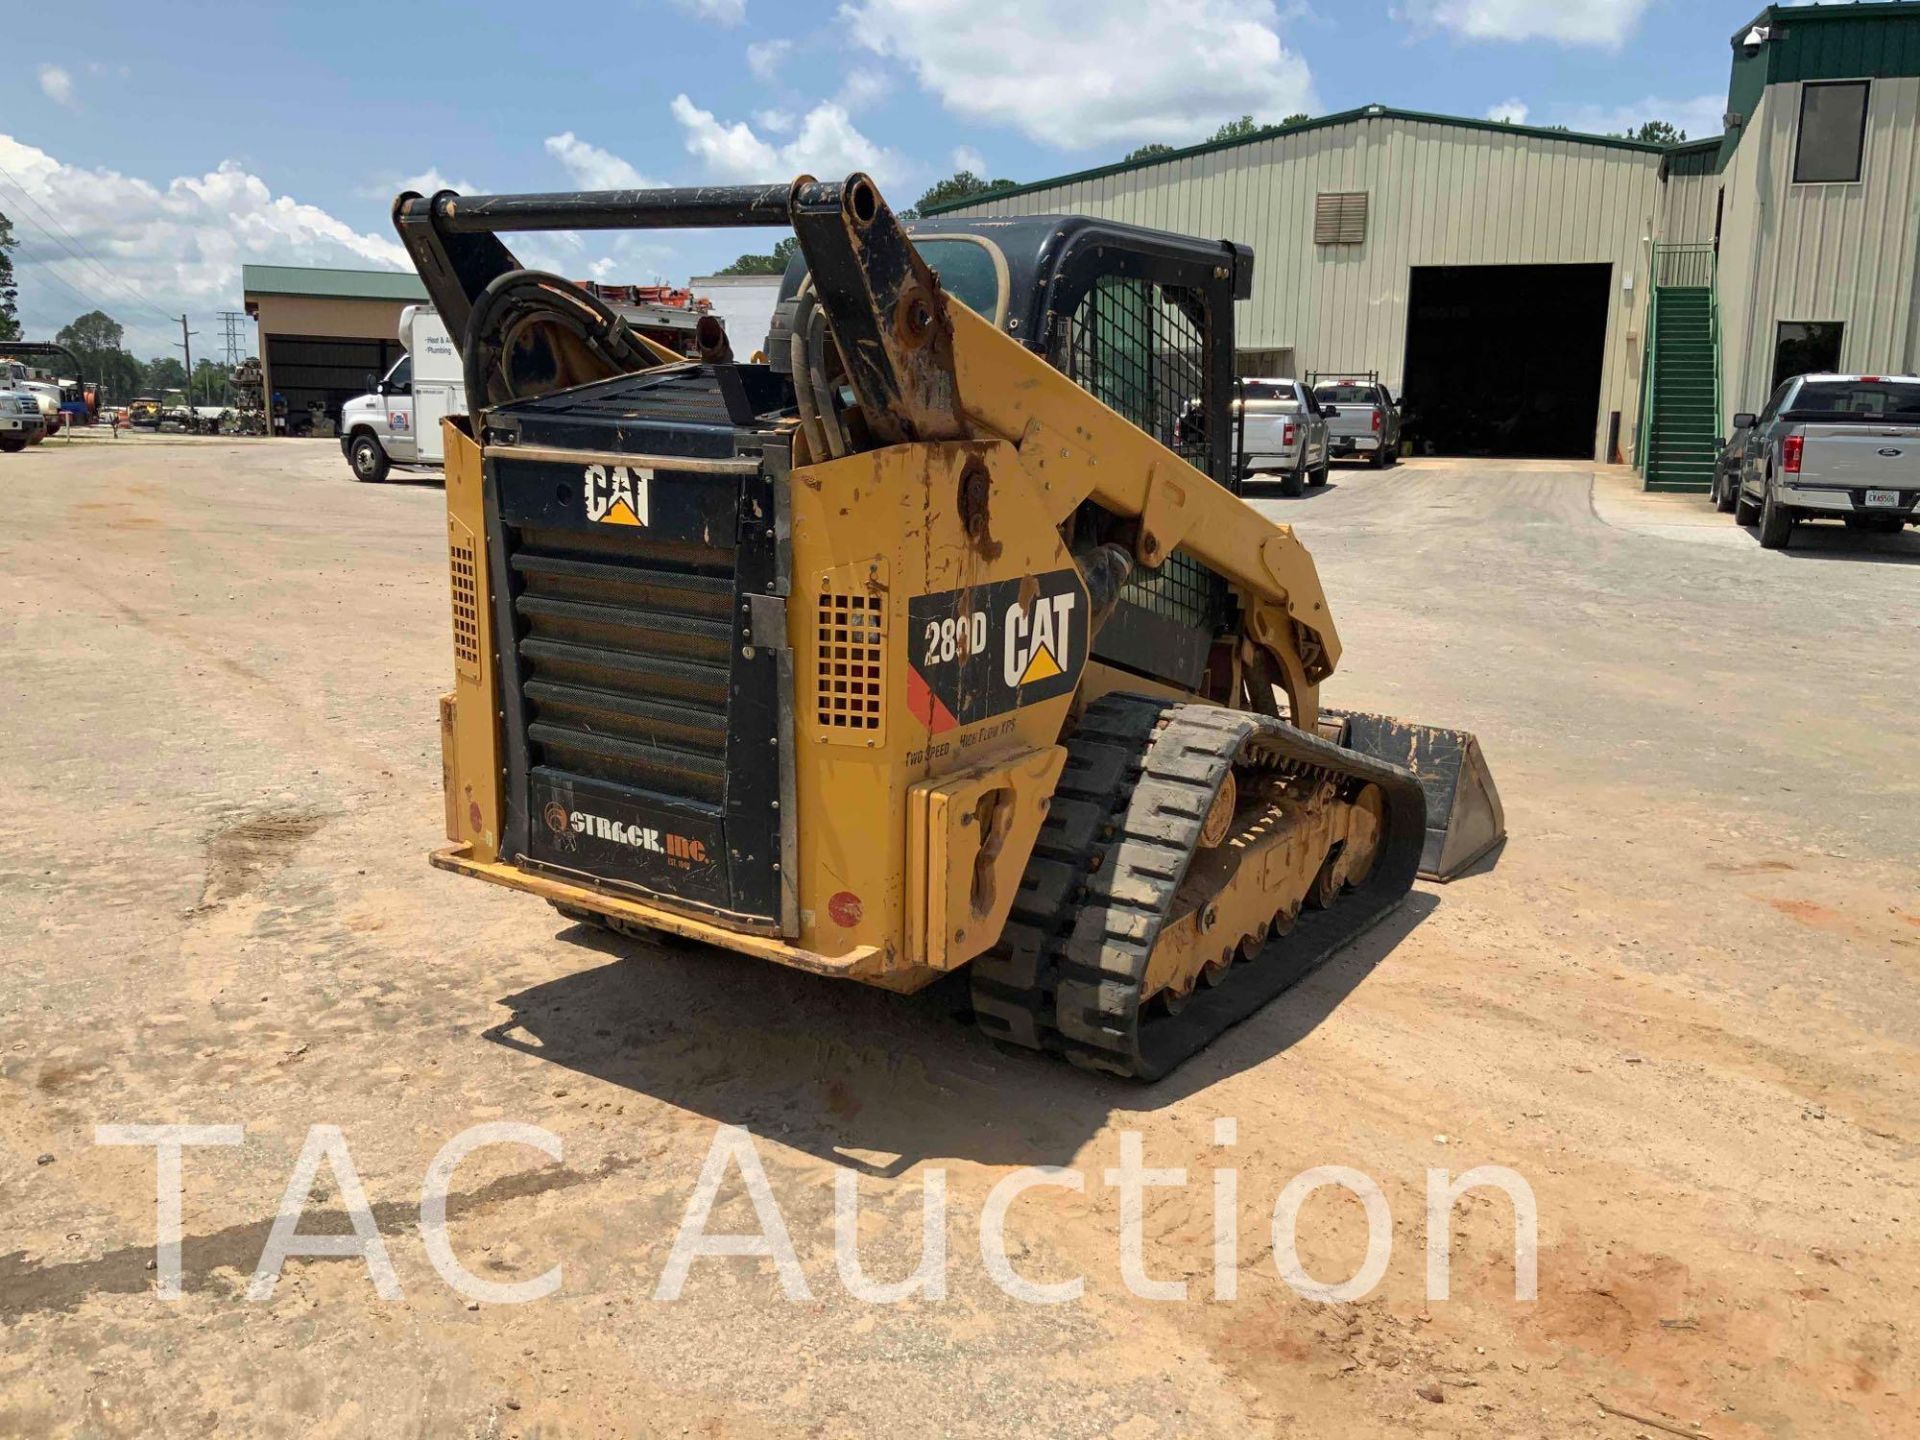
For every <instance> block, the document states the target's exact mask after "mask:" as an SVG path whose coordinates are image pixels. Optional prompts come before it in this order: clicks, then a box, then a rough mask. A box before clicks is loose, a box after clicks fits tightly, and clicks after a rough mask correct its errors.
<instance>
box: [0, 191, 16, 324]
mask: <svg viewBox="0 0 1920 1440" xmlns="http://www.w3.org/2000/svg"><path fill="white" fill-rule="evenodd" d="M19 243H20V242H19V241H18V240H16V239H14V238H13V221H11V220H9V219H8V218H7V217H6V216H5V215H0V340H18V339H19V338H20V310H19V300H20V287H19V286H18V285H17V284H15V283H14V279H13V256H12V255H11V254H10V253H8V252H10V251H11V250H12V249H13V247H14V246H16V245H18V244H19Z"/></svg>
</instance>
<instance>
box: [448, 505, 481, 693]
mask: <svg viewBox="0 0 1920 1440" xmlns="http://www.w3.org/2000/svg"><path fill="white" fill-rule="evenodd" d="M447 563H448V569H449V572H450V576H451V579H452V581H453V656H454V659H455V660H456V661H458V662H459V663H460V664H461V665H465V666H469V667H471V668H473V669H474V670H478V669H479V667H480V584H479V572H478V570H477V566H478V565H479V549H478V547H477V546H476V545H475V544H474V542H473V532H472V531H470V530H468V529H467V527H466V526H465V525H462V524H461V523H460V522H459V521H458V520H453V519H449V520H448V521H447Z"/></svg>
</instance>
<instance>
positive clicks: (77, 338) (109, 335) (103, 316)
mask: <svg viewBox="0 0 1920 1440" xmlns="http://www.w3.org/2000/svg"><path fill="white" fill-rule="evenodd" d="M53 338H54V339H55V340H57V341H59V342H60V343H61V344H62V345H64V346H66V347H67V348H68V349H69V350H71V351H73V352H74V353H75V354H77V355H79V356H80V357H81V358H82V359H85V358H86V357H87V356H88V355H90V354H92V355H97V354H99V353H100V352H101V351H103V350H118V349H119V348H120V342H121V341H123V340H125V339H126V338H127V332H126V330H125V328H124V327H123V326H122V325H121V324H120V322H119V321H118V320H116V319H114V318H113V317H112V316H111V315H109V314H107V313H106V311H104V310H89V311H88V312H87V313H86V314H84V315H76V316H75V317H74V318H73V320H72V321H70V322H69V323H68V324H65V325H62V326H61V327H60V333H59V334H58V335H56V336H54V337H53Z"/></svg>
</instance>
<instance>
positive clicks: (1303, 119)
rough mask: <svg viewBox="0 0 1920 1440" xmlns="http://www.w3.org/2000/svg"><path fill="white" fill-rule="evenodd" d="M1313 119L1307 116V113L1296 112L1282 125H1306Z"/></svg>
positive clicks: (1283, 121) (1282, 122)
mask: <svg viewBox="0 0 1920 1440" xmlns="http://www.w3.org/2000/svg"><path fill="white" fill-rule="evenodd" d="M1312 118H1313V117H1312V116H1311V115H1309V114H1307V112H1306V111H1304V110H1296V111H1294V112H1293V114H1291V115H1289V116H1287V118H1286V119H1284V120H1282V121H1281V122H1280V123H1281V124H1282V125H1304V124H1306V123H1307V121H1309V120H1311V119H1312Z"/></svg>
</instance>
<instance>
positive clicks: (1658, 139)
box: [1627, 120, 1687, 145]
mask: <svg viewBox="0 0 1920 1440" xmlns="http://www.w3.org/2000/svg"><path fill="white" fill-rule="evenodd" d="M1686 138H1687V132H1686V131H1684V130H1681V129H1677V128H1675V127H1674V126H1673V125H1670V124H1668V123H1667V122H1666V121H1665V120H1649V121H1647V122H1646V123H1645V124H1644V125H1642V126H1641V127H1640V128H1639V129H1638V130H1629V131H1628V132H1627V139H1629V140H1645V141H1647V142H1648V143H1649V144H1653V145H1678V144H1679V143H1680V142H1681V141H1682V140H1685V139H1686Z"/></svg>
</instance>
